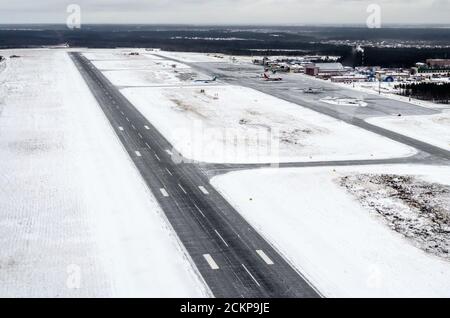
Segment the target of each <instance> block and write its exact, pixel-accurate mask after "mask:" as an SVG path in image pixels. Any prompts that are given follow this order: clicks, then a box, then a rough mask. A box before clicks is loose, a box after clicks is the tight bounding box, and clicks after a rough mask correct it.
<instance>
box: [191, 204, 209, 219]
mask: <svg viewBox="0 0 450 318" xmlns="http://www.w3.org/2000/svg"><path fill="white" fill-rule="evenodd" d="M194 206H195V208H196V209H197V211H198V212H199V213H200V214H201V215H202V216H203V217H204V218H206V215H204V214H203V211H202V210H200V208H199V207H198V206H197V204H195V203H194Z"/></svg>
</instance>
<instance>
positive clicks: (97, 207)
mask: <svg viewBox="0 0 450 318" xmlns="http://www.w3.org/2000/svg"><path fill="white" fill-rule="evenodd" d="M4 52H5V55H10V54H13V52H11V51H8V52H7V53H6V51H4ZM14 53H15V54H18V55H21V56H22V57H21V58H19V59H14V60H9V61H8V63H10V65H9V67H8V68H7V70H6V71H5V72H3V73H2V74H0V81H1V83H2V85H1V87H2V90H1V91H0V97H1V98H0V157H1V158H2V160H0V179H1V182H0V216H1V217H0V233H1V234H0V245H1V246H2V248H1V249H0V296H2V297H122V296H124V297H130V296H137V297H141V296H145V297H169V296H170V297H202V296H205V295H207V292H206V287H205V286H204V285H203V283H202V281H201V279H200V278H199V277H198V275H197V273H196V270H194V268H193V267H192V265H191V263H190V262H189V260H188V258H187V256H186V254H184V250H183V248H182V247H181V245H180V244H179V242H178V240H177V238H176V236H175V234H174V232H173V231H172V229H171V228H170V227H169V226H168V223H167V222H166V220H165V218H164V215H163V213H162V211H161V209H160V208H159V206H158V204H157V202H156V200H155V199H154V197H153V196H152V195H151V193H149V190H148V189H147V187H146V186H145V184H144V182H143V181H142V179H141V177H140V175H139V173H138V172H137V170H136V168H135V167H134V165H133V163H132V162H131V160H130V159H129V157H128V155H127V153H126V152H125V151H124V149H123V148H122V146H121V144H120V142H119V140H118V138H117V137H116V136H115V134H114V132H113V130H112V129H111V127H110V125H109V123H108V121H107V120H106V118H105V116H104V114H103V112H102V111H101V109H100V108H99V106H98V105H97V103H96V101H95V99H94V98H93V97H92V95H91V94H90V92H89V89H88V88H87V86H86V84H85V83H84V81H83V79H82V77H81V75H80V74H79V73H78V71H77V69H76V68H75V66H74V65H73V64H72V62H71V60H70V58H69V57H68V55H67V54H66V53H65V52H64V51H62V50H20V51H14Z"/></svg>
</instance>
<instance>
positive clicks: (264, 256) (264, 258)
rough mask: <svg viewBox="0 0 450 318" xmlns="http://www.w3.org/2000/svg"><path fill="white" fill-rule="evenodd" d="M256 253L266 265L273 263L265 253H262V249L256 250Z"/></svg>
mask: <svg viewBox="0 0 450 318" xmlns="http://www.w3.org/2000/svg"><path fill="white" fill-rule="evenodd" d="M256 253H258V255H259V256H260V257H261V258H262V259H263V261H264V262H266V264H267V265H273V264H274V263H273V262H272V260H271V259H270V258H269V256H267V254H266V253H264V251H263V250H256Z"/></svg>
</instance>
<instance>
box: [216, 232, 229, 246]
mask: <svg viewBox="0 0 450 318" xmlns="http://www.w3.org/2000/svg"><path fill="white" fill-rule="evenodd" d="M214 232H216V234H217V236H218V237H219V238H220V239H221V240H222V242H223V244H225V246H226V247H229V246H228V244H227V242H226V241H225V240H224V239H223V237H222V235H220V233H219V232H217V230H214Z"/></svg>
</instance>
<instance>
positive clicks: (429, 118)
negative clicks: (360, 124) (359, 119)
mask: <svg viewBox="0 0 450 318" xmlns="http://www.w3.org/2000/svg"><path fill="white" fill-rule="evenodd" d="M366 121H367V122H368V123H371V124H374V125H376V126H380V127H382V128H385V129H389V130H392V131H395V132H397V133H400V134H402V135H405V136H409V137H411V138H414V139H417V140H420V141H423V142H426V143H429V144H431V145H434V146H437V147H440V148H442V149H446V150H450V110H443V111H442V113H440V114H435V115H426V116H402V117H398V116H394V117H376V118H369V119H366Z"/></svg>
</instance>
